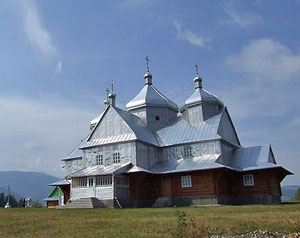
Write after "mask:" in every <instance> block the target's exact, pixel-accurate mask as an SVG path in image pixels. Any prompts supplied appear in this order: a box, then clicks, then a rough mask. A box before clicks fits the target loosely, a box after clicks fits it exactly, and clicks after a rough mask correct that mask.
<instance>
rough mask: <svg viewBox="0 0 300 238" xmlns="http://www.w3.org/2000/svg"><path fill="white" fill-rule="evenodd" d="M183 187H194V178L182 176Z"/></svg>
mask: <svg viewBox="0 0 300 238" xmlns="http://www.w3.org/2000/svg"><path fill="white" fill-rule="evenodd" d="M181 187H182V188H190V187H192V177H191V175H186V176H181Z"/></svg>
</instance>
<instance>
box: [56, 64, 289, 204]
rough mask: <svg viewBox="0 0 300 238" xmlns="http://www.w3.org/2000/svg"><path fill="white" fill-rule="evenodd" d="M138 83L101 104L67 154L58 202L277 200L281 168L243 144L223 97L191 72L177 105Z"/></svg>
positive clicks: (148, 82)
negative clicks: (123, 98)
mask: <svg viewBox="0 0 300 238" xmlns="http://www.w3.org/2000/svg"><path fill="white" fill-rule="evenodd" d="M144 79H145V84H144V87H143V88H142V90H141V91H140V92H139V93H138V94H137V95H136V96H135V97H134V98H133V99H132V100H131V101H129V102H128V103H127V105H126V108H125V110H124V109H121V108H118V107H116V105H115V104H116V103H115V100H116V94H115V93H114V91H113V88H112V90H111V92H109V93H108V96H107V100H106V101H105V110H104V111H103V112H102V113H101V114H100V115H99V116H98V117H97V118H95V119H94V120H92V121H91V123H90V129H91V131H90V134H89V135H88V136H87V137H86V139H85V140H84V141H82V142H81V143H80V144H79V145H78V146H77V147H76V148H75V149H74V150H73V151H72V152H71V153H70V154H69V155H68V156H67V157H65V158H64V159H63V161H64V162H65V179H64V180H62V181H57V182H55V183H53V184H51V185H52V186H59V187H60V189H61V191H62V192H61V193H60V196H61V197H60V199H59V203H60V204H59V206H64V207H65V208H68V207H101V206H106V207H158V206H189V205H201V204H277V203H280V201H281V200H280V197H281V188H280V182H281V181H282V180H283V179H284V177H285V176H286V175H289V174H291V172H289V171H288V170H286V169H285V168H283V167H282V166H280V165H278V164H277V163H276V161H275V158H274V154H273V152H272V148H271V146H270V145H258V146H254V147H243V146H242V145H241V143H240V141H239V139H238V135H237V133H236V131H235V128H234V125H233V123H232V121H231V118H230V115H229V113H228V110H227V108H226V106H225V105H224V103H223V102H222V101H221V100H220V99H218V98H217V97H216V96H215V95H213V94H212V93H210V92H208V91H207V90H205V89H204V88H203V87H202V79H201V78H200V77H199V75H198V69H197V73H196V77H195V78H194V83H195V89H194V91H193V92H191V95H190V96H189V97H188V98H187V99H186V100H185V102H184V105H183V106H182V107H181V108H179V107H178V106H177V105H176V103H174V102H172V101H171V100H170V99H169V98H167V97H166V96H164V95H163V94H162V93H161V92H159V91H158V89H156V88H155V86H154V85H153V83H152V75H151V73H150V72H149V67H148V61H147V72H146V74H145V75H144Z"/></svg>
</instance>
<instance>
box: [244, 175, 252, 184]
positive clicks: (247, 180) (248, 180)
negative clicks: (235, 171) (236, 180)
mask: <svg viewBox="0 0 300 238" xmlns="http://www.w3.org/2000/svg"><path fill="white" fill-rule="evenodd" d="M243 182H244V186H254V177H253V174H245V175H243Z"/></svg>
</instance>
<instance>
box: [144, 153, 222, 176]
mask: <svg viewBox="0 0 300 238" xmlns="http://www.w3.org/2000/svg"><path fill="white" fill-rule="evenodd" d="M219 156H220V154H210V155H203V156H199V157H194V158H191V159H179V160H176V159H174V160H166V161H161V162H158V163H156V164H155V165H154V166H153V167H152V168H150V169H149V170H150V171H151V172H152V173H155V174H166V173H177V172H185V171H195V170H205V169H216V168H226V166H224V165H221V164H219V163H216V160H217V159H218V158H219Z"/></svg>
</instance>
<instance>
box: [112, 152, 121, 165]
mask: <svg viewBox="0 0 300 238" xmlns="http://www.w3.org/2000/svg"><path fill="white" fill-rule="evenodd" d="M120 163H121V155H120V152H114V153H113V164H120Z"/></svg>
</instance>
